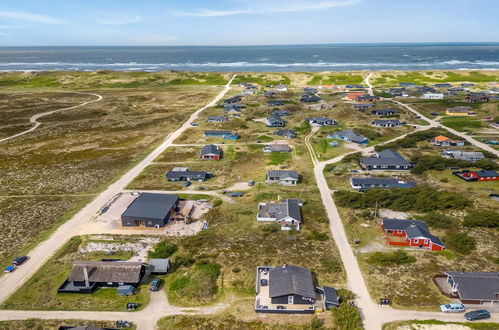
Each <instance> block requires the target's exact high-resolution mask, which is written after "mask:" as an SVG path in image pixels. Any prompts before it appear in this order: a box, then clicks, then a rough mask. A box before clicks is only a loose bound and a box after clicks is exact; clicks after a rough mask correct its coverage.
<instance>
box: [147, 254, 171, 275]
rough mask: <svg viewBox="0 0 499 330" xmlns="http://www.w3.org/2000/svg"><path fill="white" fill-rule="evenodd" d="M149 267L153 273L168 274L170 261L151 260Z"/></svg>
mask: <svg viewBox="0 0 499 330" xmlns="http://www.w3.org/2000/svg"><path fill="white" fill-rule="evenodd" d="M149 266H150V267H151V268H152V272H153V273H166V272H167V271H168V268H170V260H169V259H154V258H153V259H150V260H149Z"/></svg>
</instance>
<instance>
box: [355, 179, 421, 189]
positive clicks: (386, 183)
mask: <svg viewBox="0 0 499 330" xmlns="http://www.w3.org/2000/svg"><path fill="white" fill-rule="evenodd" d="M350 184H351V185H352V188H353V189H359V190H360V191H364V190H367V189H371V188H383V189H389V188H412V187H415V186H416V182H414V181H401V180H399V179H396V178H376V177H366V178H350Z"/></svg>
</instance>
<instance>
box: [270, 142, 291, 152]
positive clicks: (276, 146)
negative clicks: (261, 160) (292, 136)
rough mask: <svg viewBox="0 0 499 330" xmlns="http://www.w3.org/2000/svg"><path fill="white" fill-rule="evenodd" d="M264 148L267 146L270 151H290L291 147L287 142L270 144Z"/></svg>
mask: <svg viewBox="0 0 499 330" xmlns="http://www.w3.org/2000/svg"><path fill="white" fill-rule="evenodd" d="M264 148H268V149H269V150H270V151H272V152H290V151H291V148H290V147H289V145H287V144H271V145H267V146H265V147H264Z"/></svg>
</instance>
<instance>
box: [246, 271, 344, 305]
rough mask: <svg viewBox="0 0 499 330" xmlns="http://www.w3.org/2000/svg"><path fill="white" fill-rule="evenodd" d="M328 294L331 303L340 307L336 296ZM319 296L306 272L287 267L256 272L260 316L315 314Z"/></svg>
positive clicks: (312, 280)
mask: <svg viewBox="0 0 499 330" xmlns="http://www.w3.org/2000/svg"><path fill="white" fill-rule="evenodd" d="M328 293H329V295H328V299H327V301H328V302H329V301H330V302H331V303H332V304H335V303H337V304H339V301H337V299H336V300H335V297H333V295H332V292H328ZM316 296H317V293H316V287H315V285H314V278H313V276H312V273H311V272H310V270H308V269H306V268H302V267H298V266H292V265H284V266H282V267H269V266H259V267H257V269H256V298H255V312H257V313H279V314H314V313H315V302H316ZM336 298H337V297H336ZM326 306H327V305H326Z"/></svg>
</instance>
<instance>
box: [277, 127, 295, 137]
mask: <svg viewBox="0 0 499 330" xmlns="http://www.w3.org/2000/svg"><path fill="white" fill-rule="evenodd" d="M275 135H279V136H288V137H296V135H297V134H296V131H295V130H294V129H280V130H277V131H275Z"/></svg>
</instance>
